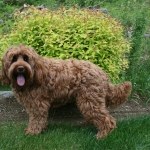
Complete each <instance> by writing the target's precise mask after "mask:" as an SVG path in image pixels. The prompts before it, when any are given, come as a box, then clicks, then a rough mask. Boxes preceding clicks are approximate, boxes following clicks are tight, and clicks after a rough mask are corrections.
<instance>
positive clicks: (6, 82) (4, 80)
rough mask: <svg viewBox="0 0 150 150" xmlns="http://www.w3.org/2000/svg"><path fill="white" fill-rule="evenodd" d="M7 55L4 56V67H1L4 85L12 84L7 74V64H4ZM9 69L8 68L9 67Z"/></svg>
mask: <svg viewBox="0 0 150 150" xmlns="http://www.w3.org/2000/svg"><path fill="white" fill-rule="evenodd" d="M5 59H6V58H5V57H3V59H2V67H1V83H2V85H5V84H8V85H10V83H11V82H10V79H9V78H8V76H7V74H6V68H7V67H6V66H4V63H5ZM7 69H8V68H7Z"/></svg>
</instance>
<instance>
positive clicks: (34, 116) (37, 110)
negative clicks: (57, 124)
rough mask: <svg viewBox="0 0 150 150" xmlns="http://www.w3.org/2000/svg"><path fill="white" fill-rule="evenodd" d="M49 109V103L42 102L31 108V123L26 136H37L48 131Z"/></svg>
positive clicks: (29, 111)
mask: <svg viewBox="0 0 150 150" xmlns="http://www.w3.org/2000/svg"><path fill="white" fill-rule="evenodd" d="M49 107H50V105H49V102H48V101H43V100H41V101H38V102H37V103H36V104H34V105H33V107H32V106H30V109H29V108H28V110H27V112H28V113H29V123H28V127H27V128H26V129H25V133H26V134H31V135H37V134H39V133H41V132H43V131H44V130H45V129H46V127H47V124H48V121H47V118H48V111H49Z"/></svg>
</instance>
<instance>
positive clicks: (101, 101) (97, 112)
mask: <svg viewBox="0 0 150 150" xmlns="http://www.w3.org/2000/svg"><path fill="white" fill-rule="evenodd" d="M77 106H78V108H79V109H80V111H81V113H82V114H83V116H84V118H85V119H86V120H87V121H88V122H91V123H93V124H94V125H95V126H96V127H97V129H98V133H97V139H100V138H102V137H105V136H107V134H108V133H109V132H110V131H112V130H113V129H114V128H116V121H115V119H114V118H113V117H112V116H110V115H109V113H108V111H107V110H106V107H105V98H103V97H98V96H97V93H93V92H92V93H91V92H89V93H88V92H87V91H86V93H85V92H84V93H83V94H80V95H78V96H77Z"/></svg>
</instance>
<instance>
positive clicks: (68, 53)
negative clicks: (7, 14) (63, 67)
mask: <svg viewBox="0 0 150 150" xmlns="http://www.w3.org/2000/svg"><path fill="white" fill-rule="evenodd" d="M14 16H15V24H14V27H13V28H12V30H11V31H10V33H9V34H7V35H5V36H3V37H2V38H1V40H0V51H5V50H6V49H7V47H9V46H10V45H15V44H18V43H24V44H27V45H30V46H32V47H34V48H35V50H36V51H37V52H38V53H39V54H40V55H42V56H48V57H49V56H50V57H57V58H62V59H68V58H72V57H74V58H77V59H84V60H89V61H91V62H93V63H95V64H97V65H99V66H100V67H102V69H104V70H105V71H106V72H107V73H108V74H109V76H110V77H111V79H112V80H114V81H115V80H116V79H117V78H118V76H119V74H120V73H121V72H122V71H124V70H125V69H126V68H127V67H128V60H127V59H126V53H127V52H129V49H130V46H129V42H128V41H127V40H126V39H125V38H124V37H123V26H121V24H120V23H119V22H118V21H117V20H115V19H113V18H111V17H109V16H106V15H104V14H103V13H101V12H100V11H99V10H89V9H77V7H72V8H70V9H68V10H66V9H65V8H64V7H62V8H60V9H59V10H57V11H52V10H48V9H43V10H42V11H39V10H37V9H36V8H35V7H33V6H32V7H30V8H29V9H28V10H27V11H25V12H21V13H20V12H17V11H16V12H15V14H14Z"/></svg>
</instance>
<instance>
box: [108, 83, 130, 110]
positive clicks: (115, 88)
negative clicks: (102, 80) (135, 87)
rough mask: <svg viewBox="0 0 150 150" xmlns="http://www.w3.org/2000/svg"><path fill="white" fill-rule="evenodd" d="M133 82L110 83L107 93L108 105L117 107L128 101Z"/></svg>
mask: <svg viewBox="0 0 150 150" xmlns="http://www.w3.org/2000/svg"><path fill="white" fill-rule="evenodd" d="M131 89H132V84H131V82H123V83H122V84H116V85H113V84H111V83H110V84H109V88H108V92H107V95H106V107H109V108H112V109H114V108H116V107H118V106H119V105H121V104H123V103H124V102H125V101H127V99H128V96H129V95H130V93H131Z"/></svg>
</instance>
